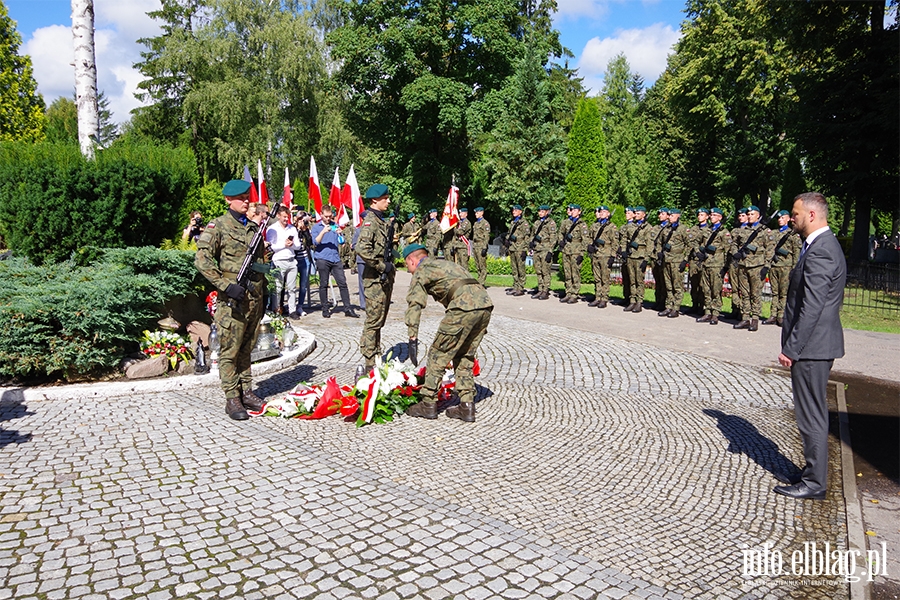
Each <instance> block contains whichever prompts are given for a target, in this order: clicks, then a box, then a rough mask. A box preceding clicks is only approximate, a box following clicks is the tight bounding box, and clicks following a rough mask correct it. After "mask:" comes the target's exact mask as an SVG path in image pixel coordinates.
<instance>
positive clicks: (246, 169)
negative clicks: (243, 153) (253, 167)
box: [244, 165, 259, 204]
mask: <svg viewBox="0 0 900 600" xmlns="http://www.w3.org/2000/svg"><path fill="white" fill-rule="evenodd" d="M244 181H249V182H250V203H251V204H255V203H257V202H259V196H258V195H257V193H256V186H255V185H253V177H251V176H250V167H248V166H247V165H244Z"/></svg>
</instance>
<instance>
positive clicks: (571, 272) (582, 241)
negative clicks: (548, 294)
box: [559, 204, 591, 304]
mask: <svg viewBox="0 0 900 600" xmlns="http://www.w3.org/2000/svg"><path fill="white" fill-rule="evenodd" d="M569 211H570V212H569V218H568V220H566V221H563V222H562V223H560V225H559V247H560V250H561V253H560V254H561V255H562V267H563V274H564V275H565V277H566V295H565V296H564V297H562V298H560V300H559V301H560V302H565V303H567V304H578V299H579V297H580V293H581V263H582V262H584V253H585V252H587V247H588V244H589V243H591V230H590V229H589V228H588V225H587V223H585V222H584V221H582V220H581V206H580V205H578V204H570V205H569Z"/></svg>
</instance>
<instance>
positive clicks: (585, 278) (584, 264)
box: [557, 254, 594, 285]
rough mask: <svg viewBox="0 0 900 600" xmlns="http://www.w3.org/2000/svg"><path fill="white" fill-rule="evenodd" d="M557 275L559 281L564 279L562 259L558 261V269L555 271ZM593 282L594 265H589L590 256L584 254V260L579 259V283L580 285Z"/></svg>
mask: <svg viewBox="0 0 900 600" xmlns="http://www.w3.org/2000/svg"><path fill="white" fill-rule="evenodd" d="M557 277H558V278H559V280H560V281H565V280H566V275H565V269H563V264H562V261H560V263H559V271H558V272H557ZM593 283H594V267H593V266H591V257H590V255H589V254H585V255H584V260H583V261H581V284H582V285H591V284H593Z"/></svg>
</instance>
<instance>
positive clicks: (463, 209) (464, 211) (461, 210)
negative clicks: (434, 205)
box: [459, 207, 469, 213]
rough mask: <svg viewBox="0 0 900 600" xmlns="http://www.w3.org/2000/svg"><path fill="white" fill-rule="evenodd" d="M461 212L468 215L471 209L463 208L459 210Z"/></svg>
mask: <svg viewBox="0 0 900 600" xmlns="http://www.w3.org/2000/svg"><path fill="white" fill-rule="evenodd" d="M459 212H461V213H468V212H469V209H468V208H466V207H462V208H460V209H459Z"/></svg>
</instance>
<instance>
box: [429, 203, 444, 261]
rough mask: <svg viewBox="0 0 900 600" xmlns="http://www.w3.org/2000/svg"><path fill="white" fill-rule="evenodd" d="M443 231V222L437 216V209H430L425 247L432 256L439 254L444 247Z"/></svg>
mask: <svg viewBox="0 0 900 600" xmlns="http://www.w3.org/2000/svg"><path fill="white" fill-rule="evenodd" d="M443 235H444V234H443V233H442V232H441V222H440V221H438V218H437V209H436V208H431V209H429V210H428V223H426V224H425V247H426V248H428V252H430V253H431V255H432V256H437V255H438V252H439V251H440V250H441V249H442V248H441V246H442V245H443Z"/></svg>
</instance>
